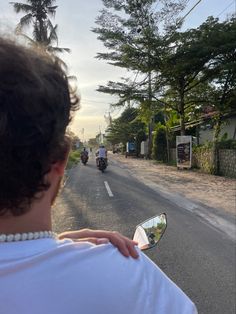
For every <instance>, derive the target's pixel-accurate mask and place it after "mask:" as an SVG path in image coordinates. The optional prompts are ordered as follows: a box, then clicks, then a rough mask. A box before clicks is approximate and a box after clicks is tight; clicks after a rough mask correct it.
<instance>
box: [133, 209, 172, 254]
mask: <svg viewBox="0 0 236 314" xmlns="http://www.w3.org/2000/svg"><path fill="white" fill-rule="evenodd" d="M166 226H167V219H166V214H165V213H162V214H160V215H158V216H154V217H152V218H150V219H148V220H146V221H144V222H142V223H141V224H139V225H138V226H137V227H136V230H135V233H134V237H133V239H134V241H137V242H138V247H139V248H140V249H141V250H147V249H150V248H152V247H154V246H155V245H156V244H157V243H158V242H159V241H160V239H161V237H162V236H163V234H164V232H165V230H166Z"/></svg>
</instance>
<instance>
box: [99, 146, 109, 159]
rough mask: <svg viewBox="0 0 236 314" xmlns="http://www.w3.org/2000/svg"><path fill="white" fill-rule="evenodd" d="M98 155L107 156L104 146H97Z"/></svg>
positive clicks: (100, 156)
mask: <svg viewBox="0 0 236 314" xmlns="http://www.w3.org/2000/svg"><path fill="white" fill-rule="evenodd" d="M98 157H99V158H106V157H107V151H106V148H105V147H99V149H98Z"/></svg>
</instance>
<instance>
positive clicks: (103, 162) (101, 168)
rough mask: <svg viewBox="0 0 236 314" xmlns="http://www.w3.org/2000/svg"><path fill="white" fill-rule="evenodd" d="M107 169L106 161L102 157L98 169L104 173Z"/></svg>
mask: <svg viewBox="0 0 236 314" xmlns="http://www.w3.org/2000/svg"><path fill="white" fill-rule="evenodd" d="M106 167H107V164H106V160H105V159H104V158H102V157H100V158H99V159H98V169H99V170H100V171H102V172H104V171H105V169H106Z"/></svg>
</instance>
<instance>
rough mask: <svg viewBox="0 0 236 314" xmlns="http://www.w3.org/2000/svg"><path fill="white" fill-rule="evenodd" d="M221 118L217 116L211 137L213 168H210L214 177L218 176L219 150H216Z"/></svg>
mask: <svg viewBox="0 0 236 314" xmlns="http://www.w3.org/2000/svg"><path fill="white" fill-rule="evenodd" d="M221 124H222V121H221V116H220V115H218V117H217V120H216V124H215V127H214V136H213V147H212V160H213V165H212V166H213V167H212V173H213V174H215V175H218V174H219V170H220V169H219V168H220V167H219V149H218V145H217V143H218V141H219V135H220V130H221Z"/></svg>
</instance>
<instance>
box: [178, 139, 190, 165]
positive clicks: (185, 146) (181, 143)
mask: <svg viewBox="0 0 236 314" xmlns="http://www.w3.org/2000/svg"><path fill="white" fill-rule="evenodd" d="M176 161H177V168H191V166H192V136H189V135H187V136H176Z"/></svg>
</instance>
